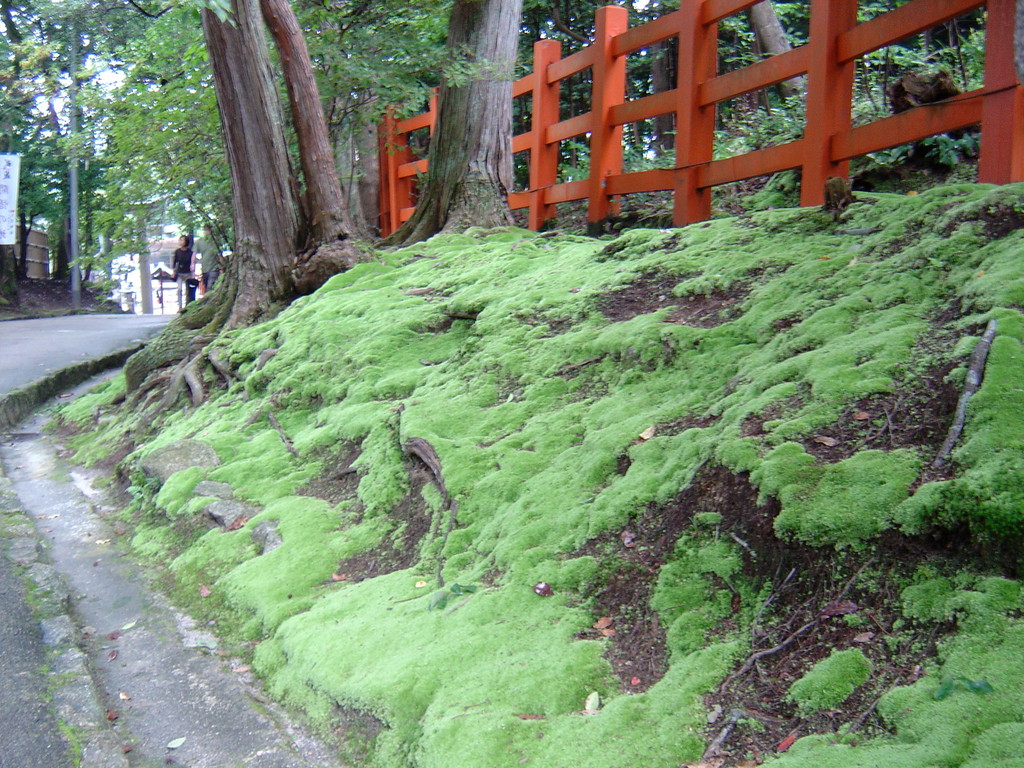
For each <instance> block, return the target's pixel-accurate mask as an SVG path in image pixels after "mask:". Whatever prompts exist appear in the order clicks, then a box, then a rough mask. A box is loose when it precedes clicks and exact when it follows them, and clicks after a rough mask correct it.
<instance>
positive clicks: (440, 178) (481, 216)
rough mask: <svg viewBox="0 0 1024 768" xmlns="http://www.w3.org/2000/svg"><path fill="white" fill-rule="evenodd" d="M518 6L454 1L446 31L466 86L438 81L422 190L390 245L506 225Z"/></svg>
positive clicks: (513, 0) (507, 0)
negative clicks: (465, 69) (465, 71)
mask: <svg viewBox="0 0 1024 768" xmlns="http://www.w3.org/2000/svg"><path fill="white" fill-rule="evenodd" d="M521 16H522V0H455V4H454V6H453V7H452V15H451V20H450V21H449V24H448V42H447V45H448V50H449V56H450V57H451V59H452V61H453V62H458V63H464V64H468V65H469V66H470V67H471V68H472V69H471V74H470V75H469V79H468V82H465V83H455V82H452V81H450V80H445V81H444V82H442V84H441V89H440V93H439V95H438V116H437V126H436V128H435V130H434V136H433V138H432V140H431V142H430V168H429V170H428V172H427V182H426V189H425V190H423V193H422V195H421V196H420V199H419V201H418V203H417V206H416V212H415V213H414V214H413V216H412V218H411V219H410V220H409V221H407V222H406V223H405V224H404V225H403V226H402V227H401V228H399V230H398V231H397V232H396V233H395V234H394V235H393V236H392V238H390V240H391V241H392V242H416V241H419V240H425V239H426V238H428V237H430V236H431V235H434V234H436V233H437V232H440V231H458V230H463V229H467V228H469V227H472V226H484V227H489V226H499V225H504V224H511V223H512V214H511V213H510V211H509V208H508V201H507V199H506V197H507V194H508V191H509V190H510V189H511V188H512V93H511V84H512V80H513V66H514V64H515V58H516V48H517V42H518V32H519V21H520V17H521Z"/></svg>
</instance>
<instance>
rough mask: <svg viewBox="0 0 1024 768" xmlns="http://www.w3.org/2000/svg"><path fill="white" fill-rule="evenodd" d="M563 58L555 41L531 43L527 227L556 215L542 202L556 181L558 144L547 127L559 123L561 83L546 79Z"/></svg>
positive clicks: (531, 227) (539, 224) (560, 48)
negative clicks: (548, 135)
mask: <svg viewBox="0 0 1024 768" xmlns="http://www.w3.org/2000/svg"><path fill="white" fill-rule="evenodd" d="M561 57H562V44H561V43H560V42H558V41H557V40H538V41H537V42H535V43H534V44H533V85H532V86H531V88H532V97H531V98H532V106H531V109H532V113H531V115H530V216H529V222H528V226H529V227H530V229H533V230H540V229H542V228H543V227H544V224H545V222H548V221H550V220H551V219H553V218H555V206H553V205H545V204H544V195H545V194H546V193H547V189H548V187H550V186H553V185H554V184H556V183H558V144H557V142H556V143H554V144H549V143H548V140H547V134H548V127H549V126H552V125H554V124H555V123H557V122H558V97H559V91H560V89H561V83H557V82H556V83H549V82H548V65H550V64H552V63H554V62H556V61H558V60H559V59H560V58H561Z"/></svg>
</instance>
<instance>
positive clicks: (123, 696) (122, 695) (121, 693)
mask: <svg viewBox="0 0 1024 768" xmlns="http://www.w3.org/2000/svg"><path fill="white" fill-rule="evenodd" d="M117 695H118V696H119V697H120V698H121V701H131V700H132V697H131V696H129V695H128V694H127V693H125V692H124V691H118V692H117Z"/></svg>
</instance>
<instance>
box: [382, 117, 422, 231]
mask: <svg viewBox="0 0 1024 768" xmlns="http://www.w3.org/2000/svg"><path fill="white" fill-rule="evenodd" d="M380 141H381V148H382V150H383V161H384V162H383V163H381V166H382V172H381V176H382V178H383V179H384V180H385V182H384V183H383V184H381V235H382V236H384V237H386V236H387V235H389V234H391V233H392V232H394V231H395V230H396V229H398V228H399V227H400V226H401V225H402V209H403V208H408V207H409V206H411V205H413V204H414V200H413V196H412V181H411V180H410V179H408V178H405V179H400V178H399V177H398V167H399V166H400V165H402V164H403V163H408V162H409V161H410V160H411V159H412V152H411V151H410V150H409V140H408V138H407V137H406V136H405V135H404V134H399V133H398V121H396V120H395V116H394V114H393V113H392V112H390V111H389V112H388V114H387V115H385V117H384V124H383V126H382V128H381V139H380ZM385 212H386V220H385Z"/></svg>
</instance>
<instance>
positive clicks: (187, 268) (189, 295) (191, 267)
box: [171, 235, 196, 309]
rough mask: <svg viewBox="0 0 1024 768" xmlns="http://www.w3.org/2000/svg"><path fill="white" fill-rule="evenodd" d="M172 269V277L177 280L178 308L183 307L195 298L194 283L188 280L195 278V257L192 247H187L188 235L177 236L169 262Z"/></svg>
mask: <svg viewBox="0 0 1024 768" xmlns="http://www.w3.org/2000/svg"><path fill="white" fill-rule="evenodd" d="M171 267H172V268H173V269H174V279H175V280H177V281H178V309H184V308H185V304H187V303H188V302H189V301H191V300H192V299H194V298H195V296H196V289H195V288H194V287H193V286H194V285H196V283H189V280H193V281H194V280H195V279H196V257H195V254H193V253H192V249H191V248H189V247H188V237H187V236H186V235H182V236H181V237H179V238H178V247H177V249H176V250H175V251H174V258H173V260H172V262H171ZM182 289H184V292H185V301H184V303H182Z"/></svg>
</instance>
